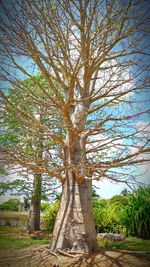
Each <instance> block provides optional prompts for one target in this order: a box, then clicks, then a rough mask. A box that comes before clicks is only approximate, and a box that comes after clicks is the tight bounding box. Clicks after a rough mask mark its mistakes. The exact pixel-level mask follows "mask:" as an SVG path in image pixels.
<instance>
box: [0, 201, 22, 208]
mask: <svg viewBox="0 0 150 267" xmlns="http://www.w3.org/2000/svg"><path fill="white" fill-rule="evenodd" d="M19 203H20V201H19V200H18V199H17V198H11V199H9V200H7V201H5V202H3V203H2V204H0V210H10V211H19Z"/></svg>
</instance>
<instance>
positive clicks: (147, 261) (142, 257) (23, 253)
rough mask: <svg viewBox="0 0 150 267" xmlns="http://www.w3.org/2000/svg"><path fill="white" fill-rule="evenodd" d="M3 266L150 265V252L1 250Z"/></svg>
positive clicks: (45, 247) (35, 247)
mask: <svg viewBox="0 0 150 267" xmlns="http://www.w3.org/2000/svg"><path fill="white" fill-rule="evenodd" d="M0 266H1V267H82V266H83V267H92V266H93V267H129V266H130V267H150V254H144V253H131V252H127V251H116V250H112V249H111V250H108V249H102V250H101V252H100V253H98V254H96V255H92V256H90V257H87V256H82V255H78V256H77V255H73V256H70V257H68V256H63V255H60V254H58V253H57V254H55V253H54V254H51V253H50V250H49V246H47V245H46V246H34V247H32V248H31V247H30V248H26V249H22V250H17V251H6V250H5V251H0Z"/></svg>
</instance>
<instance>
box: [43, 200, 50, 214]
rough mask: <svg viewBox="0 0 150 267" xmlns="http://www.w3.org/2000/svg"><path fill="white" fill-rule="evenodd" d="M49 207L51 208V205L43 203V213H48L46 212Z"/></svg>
mask: <svg viewBox="0 0 150 267" xmlns="http://www.w3.org/2000/svg"><path fill="white" fill-rule="evenodd" d="M49 206H50V204H49V203H47V202H42V203H41V211H42V212H46V210H47V209H48V207H49Z"/></svg>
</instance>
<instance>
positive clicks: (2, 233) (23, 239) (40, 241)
mask: <svg viewBox="0 0 150 267" xmlns="http://www.w3.org/2000/svg"><path fill="white" fill-rule="evenodd" d="M22 231H23V230H22V228H20V227H9V226H1V227H0V250H5V249H20V248H25V247H28V246H32V245H45V244H50V237H43V238H41V237H39V238H38V237H36V238H35V237H32V236H29V235H25V236H23V235H21V233H22Z"/></svg>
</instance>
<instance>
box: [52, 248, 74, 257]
mask: <svg viewBox="0 0 150 267" xmlns="http://www.w3.org/2000/svg"><path fill="white" fill-rule="evenodd" d="M56 252H57V253H59V254H61V255H63V256H67V257H70V258H75V256H73V255H70V254H69V253H67V252H64V251H62V250H60V249H57V250H56Z"/></svg>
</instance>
